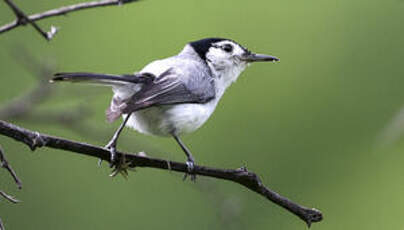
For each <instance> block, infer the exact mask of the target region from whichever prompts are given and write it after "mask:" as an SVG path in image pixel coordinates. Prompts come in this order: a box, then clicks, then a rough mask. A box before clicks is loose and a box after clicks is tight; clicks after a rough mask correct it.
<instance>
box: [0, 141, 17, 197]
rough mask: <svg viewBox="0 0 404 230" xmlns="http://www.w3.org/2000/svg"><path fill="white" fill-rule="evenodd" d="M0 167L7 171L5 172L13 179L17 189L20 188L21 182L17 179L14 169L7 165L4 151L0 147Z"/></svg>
mask: <svg viewBox="0 0 404 230" xmlns="http://www.w3.org/2000/svg"><path fill="white" fill-rule="evenodd" d="M0 166H1V167H2V168H5V169H7V171H8V172H9V173H10V175H11V176H12V177H13V179H14V181H15V183H16V184H17V187H18V189H21V188H22V182H21V180H20V179H19V178H18V176H17V174H16V173H15V171H14V169H13V168H12V167H11V165H10V164H9V163H8V161H7V159H6V156H4V151H3V149H2V148H1V146H0Z"/></svg>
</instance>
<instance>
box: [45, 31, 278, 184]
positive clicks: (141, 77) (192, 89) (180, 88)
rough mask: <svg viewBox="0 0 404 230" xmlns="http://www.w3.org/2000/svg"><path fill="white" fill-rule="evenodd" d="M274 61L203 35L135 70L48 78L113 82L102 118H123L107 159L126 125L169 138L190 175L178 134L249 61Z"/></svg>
mask: <svg viewBox="0 0 404 230" xmlns="http://www.w3.org/2000/svg"><path fill="white" fill-rule="evenodd" d="M275 61H279V59H278V58H277V57H274V56H270V55H264V54H256V53H252V52H250V51H249V50H248V49H247V48H245V47H243V46H241V45H240V44H238V43H237V42H235V41H233V40H230V39H223V38H206V39H202V40H198V41H194V42H190V43H188V44H187V45H186V46H185V47H184V49H183V50H182V51H181V52H180V53H179V54H177V55H175V56H172V57H169V58H165V59H162V60H157V61H153V62H151V63H150V64H148V65H146V67H144V68H143V69H142V70H141V71H140V72H138V73H135V74H127V75H110V74H95V73H86V72H77V73H57V74H55V78H53V79H52V81H53V82H55V81H69V82H88V83H100V84H104V85H110V86H112V89H113V92H114V95H113V98H112V101H111V105H110V107H109V108H108V109H107V111H106V116H107V120H108V121H109V122H113V121H115V120H116V119H118V118H119V117H121V116H122V117H123V120H124V121H123V123H122V124H121V126H120V127H119V128H118V130H117V131H116V132H115V134H114V136H113V137H112V139H111V141H110V142H109V143H108V144H107V145H106V148H107V149H108V150H109V151H110V152H111V162H115V158H116V157H115V155H116V143H117V139H118V137H119V134H120V132H121V131H122V129H123V128H124V126H125V125H126V126H128V127H131V128H133V129H135V130H137V131H138V132H140V133H144V134H150V135H156V136H168V137H174V139H175V140H176V141H177V143H178V144H179V145H180V146H181V148H182V150H183V151H184V152H185V154H186V155H187V161H186V163H187V166H188V172H189V174H191V178H192V179H194V178H195V177H194V175H193V174H192V171H193V168H194V158H193V156H192V154H191V152H190V151H189V149H188V148H187V147H186V146H185V145H184V143H183V142H182V141H181V139H180V135H181V134H185V133H190V132H193V131H195V130H196V129H198V128H199V127H201V125H203V124H204V123H205V122H206V121H207V120H208V118H209V117H210V116H211V115H212V113H213V111H214V110H215V108H216V106H217V104H218V102H219V100H220V98H221V97H222V96H223V93H224V92H225V91H226V89H227V88H228V87H229V86H230V85H231V84H232V83H233V82H234V81H236V79H237V78H238V76H239V75H240V73H241V72H243V70H244V69H245V68H246V67H247V66H248V65H249V64H250V63H252V62H275Z"/></svg>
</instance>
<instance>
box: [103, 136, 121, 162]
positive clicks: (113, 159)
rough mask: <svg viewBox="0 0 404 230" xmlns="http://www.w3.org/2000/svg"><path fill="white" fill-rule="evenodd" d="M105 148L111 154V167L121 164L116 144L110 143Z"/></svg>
mask: <svg viewBox="0 0 404 230" xmlns="http://www.w3.org/2000/svg"><path fill="white" fill-rule="evenodd" d="M104 148H105V149H107V150H108V151H109V153H110V163H109V167H110V168H112V167H113V166H114V165H116V164H119V162H117V159H116V142H115V141H110V142H109V143H108V144H107V145H106V146H105V147H104Z"/></svg>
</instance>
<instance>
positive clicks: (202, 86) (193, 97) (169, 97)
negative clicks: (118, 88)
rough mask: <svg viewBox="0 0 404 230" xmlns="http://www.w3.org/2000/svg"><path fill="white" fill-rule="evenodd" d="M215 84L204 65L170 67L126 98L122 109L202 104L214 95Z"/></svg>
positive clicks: (132, 109)
mask: <svg viewBox="0 0 404 230" xmlns="http://www.w3.org/2000/svg"><path fill="white" fill-rule="evenodd" d="M214 84H215V83H214V79H213V78H212V77H211V76H210V74H209V71H206V70H204V69H203V70H201V71H200V69H198V70H197V71H195V69H194V70H193V71H192V70H188V71H186V70H185V71H184V70H183V69H181V71H179V70H176V68H175V67H173V68H169V69H168V70H167V71H165V72H164V73H162V74H161V75H160V76H158V77H157V78H155V80H154V81H151V82H150V83H147V84H145V85H144V86H143V87H142V89H141V90H140V91H139V92H137V93H135V94H134V95H133V96H132V97H131V98H130V99H129V100H128V101H126V104H127V106H126V107H125V108H124V109H123V113H131V112H135V111H138V110H141V109H145V108H148V107H151V106H158V105H172V104H182V103H199V104H203V103H206V102H208V101H210V100H212V99H213V98H215V94H216V91H215V85H214Z"/></svg>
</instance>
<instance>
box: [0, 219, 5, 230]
mask: <svg viewBox="0 0 404 230" xmlns="http://www.w3.org/2000/svg"><path fill="white" fill-rule="evenodd" d="M0 230H5V228H4V224H3V221H1V218H0Z"/></svg>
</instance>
